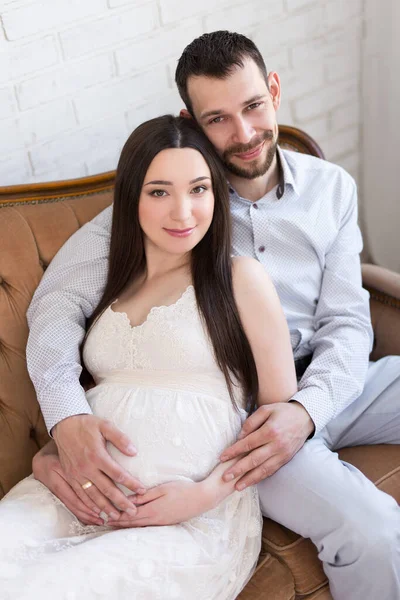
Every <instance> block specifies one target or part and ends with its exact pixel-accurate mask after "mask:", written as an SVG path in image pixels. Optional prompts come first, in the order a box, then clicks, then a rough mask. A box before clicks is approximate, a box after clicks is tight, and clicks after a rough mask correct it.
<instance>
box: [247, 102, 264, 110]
mask: <svg viewBox="0 0 400 600" xmlns="http://www.w3.org/2000/svg"><path fill="white" fill-rule="evenodd" d="M259 106H261V102H253V104H249V106H248V107H247V108H248V110H253V109H255V108H258V107H259Z"/></svg>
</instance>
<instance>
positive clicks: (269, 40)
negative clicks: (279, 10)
mask: <svg viewBox="0 0 400 600" xmlns="http://www.w3.org/2000/svg"><path fill="white" fill-rule="evenodd" d="M324 29H325V23H324V20H323V7H322V6H320V5H319V4H317V5H315V6H314V7H313V8H312V9H311V10H308V11H306V12H302V13H301V14H298V15H294V16H288V17H285V18H284V19H282V20H279V21H277V22H276V23H274V26H273V27H268V30H266V27H265V23H262V25H261V26H260V27H259V28H257V30H256V31H255V33H254V35H253V36H252V39H253V41H254V43H255V44H256V46H258V47H259V48H260V49H262V52H263V53H265V52H269V51H271V50H274V49H277V48H282V47H285V46H287V45H296V44H297V43H298V42H299V41H303V40H304V39H307V38H309V37H313V36H315V35H321V32H323V31H324Z"/></svg>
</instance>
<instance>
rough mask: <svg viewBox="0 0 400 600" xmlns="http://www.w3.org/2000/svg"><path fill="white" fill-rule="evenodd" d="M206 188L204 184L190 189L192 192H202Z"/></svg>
mask: <svg viewBox="0 0 400 600" xmlns="http://www.w3.org/2000/svg"><path fill="white" fill-rule="evenodd" d="M206 190H207V188H206V186H205V185H198V186H197V187H195V188H193V189H192V194H203V192H205V191H206Z"/></svg>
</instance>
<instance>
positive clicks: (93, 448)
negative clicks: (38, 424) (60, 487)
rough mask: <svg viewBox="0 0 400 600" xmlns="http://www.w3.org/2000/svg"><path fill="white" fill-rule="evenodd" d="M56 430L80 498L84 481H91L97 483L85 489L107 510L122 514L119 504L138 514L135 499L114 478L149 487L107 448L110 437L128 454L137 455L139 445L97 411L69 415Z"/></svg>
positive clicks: (68, 473)
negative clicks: (122, 464) (88, 413)
mask: <svg viewBox="0 0 400 600" xmlns="http://www.w3.org/2000/svg"><path fill="white" fill-rule="evenodd" d="M52 433H53V436H54V439H55V442H56V444H57V448H58V454H59V457H60V463H61V466H62V468H63V472H64V475H65V478H66V481H68V483H69V484H70V485H71V487H72V488H73V490H74V491H75V492H76V493H77V494H78V496H79V497H80V498H81V494H80V492H81V491H82V485H83V484H84V483H86V482H87V481H91V482H92V483H93V485H92V486H91V487H89V488H87V489H86V490H85V491H86V494H87V495H88V497H89V498H90V500H91V501H92V506H96V507H97V508H98V509H100V511H104V512H105V513H106V514H107V515H108V517H109V518H111V519H113V520H118V519H119V518H120V513H119V512H118V510H116V508H117V509H119V510H121V511H126V512H127V513H128V514H129V515H130V516H134V515H135V514H136V507H135V506H134V504H133V502H132V501H131V500H130V499H129V498H128V497H127V496H126V495H125V494H124V493H123V492H122V491H121V490H120V489H119V488H118V487H117V486H116V485H115V483H114V482H116V483H119V484H122V485H124V486H125V487H127V488H128V489H129V490H131V491H132V492H136V493H139V494H141V493H144V491H145V490H144V488H143V486H142V484H141V483H140V481H138V480H137V479H135V478H134V477H132V475H130V473H128V472H127V471H126V470H125V469H123V468H122V467H120V466H119V464H118V463H117V462H116V461H115V460H113V459H112V458H111V456H110V455H109V453H108V452H107V449H106V442H107V441H108V442H111V443H112V444H113V445H114V446H115V447H116V448H118V450H120V452H123V453H124V454H126V455H127V456H135V454H136V449H135V447H134V446H133V444H132V443H131V441H130V440H129V438H128V437H127V436H126V435H125V434H123V433H122V432H121V431H119V430H118V429H117V428H116V427H114V425H112V424H111V423H109V422H108V421H105V420H104V419H100V418H98V417H95V416H94V415H76V416H73V417H68V418H67V419H64V420H63V421H60V422H59V423H58V424H57V425H56V426H55V427H54V428H53V430H52ZM46 485H47V484H46Z"/></svg>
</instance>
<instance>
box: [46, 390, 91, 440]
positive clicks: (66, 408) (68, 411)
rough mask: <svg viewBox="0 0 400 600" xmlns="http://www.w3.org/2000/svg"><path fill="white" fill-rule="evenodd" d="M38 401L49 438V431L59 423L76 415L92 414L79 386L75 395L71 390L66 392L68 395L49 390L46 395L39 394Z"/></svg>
mask: <svg viewBox="0 0 400 600" xmlns="http://www.w3.org/2000/svg"><path fill="white" fill-rule="evenodd" d="M38 400H39V404H40V406H41V409H42V413H43V417H44V421H45V424H46V427H47V431H48V432H49V435H50V436H51V437H53V436H52V433H51V430H52V429H53V427H54V426H55V425H57V423H60V421H63V420H64V419H67V418H68V417H74V416H76V415H92V414H93V412H92V409H91V408H90V406H89V403H88V401H87V400H86V395H85V392H84V390H83V388H82V387H81V386H80V385H79V384H78V386H77V388H76V390H75V393H74V392H73V390H71V389H69V390H68V393H65V390H52V389H51V388H50V389H49V390H47V391H46V393H44V394H41V395H40V397H39V398H38Z"/></svg>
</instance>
